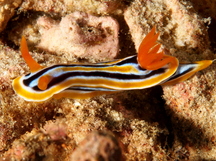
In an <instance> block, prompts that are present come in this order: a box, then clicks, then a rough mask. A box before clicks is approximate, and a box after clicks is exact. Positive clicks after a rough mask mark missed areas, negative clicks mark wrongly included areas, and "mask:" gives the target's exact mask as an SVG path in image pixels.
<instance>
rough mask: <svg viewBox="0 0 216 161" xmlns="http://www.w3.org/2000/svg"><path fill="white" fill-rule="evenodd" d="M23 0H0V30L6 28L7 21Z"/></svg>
mask: <svg viewBox="0 0 216 161" xmlns="http://www.w3.org/2000/svg"><path fill="white" fill-rule="evenodd" d="M21 2H22V0H1V1H0V32H1V31H3V30H4V28H5V27H6V25H7V22H8V21H9V20H10V18H11V17H12V16H13V15H14V13H15V9H16V8H17V7H19V5H20V4H21Z"/></svg>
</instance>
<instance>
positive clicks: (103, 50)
mask: <svg viewBox="0 0 216 161" xmlns="http://www.w3.org/2000/svg"><path fill="white" fill-rule="evenodd" d="M37 25H38V26H39V31H40V34H41V35H42V37H41V41H40V43H39V45H38V47H39V48H41V49H43V50H46V51H49V52H55V53H56V54H64V55H65V56H66V57H70V55H71V54H73V55H75V56H77V57H80V58H88V59H92V58H94V59H98V60H113V59H114V58H115V57H116V55H117V53H118V50H119V47H118V30H119V27H118V23H117V22H116V21H115V20H114V19H113V18H111V17H108V16H107V17H96V16H92V15H89V14H86V13H83V12H74V13H72V14H69V15H67V16H65V17H63V18H62V20H61V22H60V23H57V22H56V21H54V20H53V19H51V18H48V17H40V18H39V19H38V20H37ZM68 35H70V36H68ZM67 55H68V56H67Z"/></svg>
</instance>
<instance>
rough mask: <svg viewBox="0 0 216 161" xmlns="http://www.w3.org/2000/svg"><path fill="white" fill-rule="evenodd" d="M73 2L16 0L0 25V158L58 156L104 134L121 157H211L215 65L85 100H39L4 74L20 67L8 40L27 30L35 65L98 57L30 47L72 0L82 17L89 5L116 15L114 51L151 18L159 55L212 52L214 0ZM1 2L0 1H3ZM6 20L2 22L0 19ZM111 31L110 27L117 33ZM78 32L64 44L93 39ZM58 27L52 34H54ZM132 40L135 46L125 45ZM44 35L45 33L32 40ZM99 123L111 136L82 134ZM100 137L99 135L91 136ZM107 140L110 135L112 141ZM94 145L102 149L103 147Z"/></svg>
mask: <svg viewBox="0 0 216 161" xmlns="http://www.w3.org/2000/svg"><path fill="white" fill-rule="evenodd" d="M17 2H18V1H17ZM73 2H74V3H75V2H78V1H73ZM73 2H72V1H70V2H69V1H66V0H65V1H63V0H62V1H61V0H56V1H50V0H45V1H34V0H24V1H23V3H22V4H20V6H21V7H19V5H18V11H19V12H15V13H16V14H15V16H14V18H13V19H11V20H10V21H9V22H8V24H7V26H6V28H5V29H4V27H3V31H2V33H1V36H0V131H1V132H0V160H3V159H4V160H65V161H66V160H70V159H71V158H73V157H75V156H76V155H78V154H79V153H80V152H81V153H82V152H83V149H86V145H91V146H90V147H96V146H97V147H106V146H103V145H107V144H103V143H108V142H109V143H111V144H110V145H113V146H110V147H118V148H119V147H120V148H121V152H122V157H123V160H215V159H216V155H215V154H216V141H215V138H216V137H215V132H216V118H215V115H216V110H215V109H216V82H215V78H216V72H215V71H216V65H215V64H213V65H212V66H211V67H209V68H207V69H205V70H203V71H201V72H199V73H197V74H196V75H195V76H193V77H192V78H190V79H189V80H188V81H185V82H183V83H179V84H177V85H173V86H169V87H163V88H161V87H154V88H151V89H146V90H137V91H127V92H122V93H117V94H113V95H107V96H99V97H95V98H92V99H86V100H73V99H66V98H65V99H60V100H55V99H51V100H48V101H46V102H43V103H34V102H25V101H24V100H23V99H21V98H19V97H18V96H17V95H16V94H15V93H14V91H13V89H12V86H11V82H12V80H13V79H14V78H16V77H18V76H20V75H23V74H27V73H28V72H29V69H28V67H27V65H26V64H25V62H24V60H23V59H22V58H21V56H20V52H19V51H18V47H17V46H19V39H20V37H21V35H25V36H26V37H27V39H28V43H29V46H30V51H31V55H33V57H34V58H35V59H36V61H38V62H39V63H40V64H42V65H44V66H49V65H52V64H59V63H71V62H80V61H81V62H82V61H91V62H96V61H98V60H100V59H101V58H100V57H94V56H92V55H89V54H90V53H88V55H85V56H84V58H83V57H82V55H76V56H74V55H73V54H71V55H68V53H69V52H68V53H67V51H68V50H70V49H69V48H68V49H67V51H64V52H65V53H66V54H63V52H62V51H59V50H58V48H60V47H56V48H55V50H57V52H56V53H53V52H52V53H50V52H47V51H41V50H39V49H38V47H37V45H38V43H39V42H40V41H41V38H44V37H43V36H44V35H45V34H46V32H47V33H48V32H49V30H48V29H52V30H54V29H53V28H58V31H59V30H61V29H62V28H60V25H59V24H61V23H62V21H63V20H65V21H67V20H69V19H70V18H71V15H70V13H72V12H73V11H74V10H75V9H76V10H78V11H85V12H87V13H88V14H81V16H83V17H82V18H83V19H85V18H86V16H85V15H88V16H87V17H92V15H91V16H90V15H89V14H97V16H98V17H99V19H103V18H104V17H102V16H101V15H107V16H112V17H115V18H116V20H113V19H114V18H109V20H110V19H112V21H117V22H118V24H119V28H120V30H119V32H120V34H119V40H121V41H120V42H119V44H120V45H119V46H120V55H118V57H123V55H124V56H128V55H133V54H135V49H137V48H138V47H139V43H140V41H141V40H142V38H143V37H144V36H145V35H146V34H147V33H148V32H149V30H150V29H151V28H152V26H154V25H156V27H157V30H158V31H160V32H161V36H160V40H159V41H160V42H161V43H162V44H163V47H164V49H165V51H166V53H167V54H170V55H173V56H176V57H177V58H178V59H179V60H180V61H185V62H191V61H195V60H202V59H213V58H215V55H214V54H213V52H212V51H215V49H216V46H215V44H216V39H215V37H216V36H215V35H216V32H215V27H216V23H215V22H216V21H215V20H216V18H215V9H214V8H215V7H214V6H215V2H214V1H213V0H212V1H211V0H208V1H196V2H195V1H194V0H191V1H184V0H171V1H168V0H165V1H161V0H152V1H146V0H134V1H133V2H129V1H116V0H109V1H88V0H86V1H82V3H81V1H79V2H80V3H76V4H73ZM198 2H199V3H198ZM3 3H4V4H6V1H3ZM7 3H10V1H7ZM198 4H200V5H198ZM98 6H103V7H98ZM6 8H7V7H6ZM14 8H16V7H14V5H9V8H7V9H8V11H12V10H14ZM1 11H2V10H1ZM24 11H25V12H24ZM38 11H40V12H38ZM5 13H6V12H5ZM113 13H115V14H113ZM122 13H124V14H122ZM8 15H10V14H8ZM10 16H11V15H10ZM42 16H43V17H42ZM39 17H40V18H39ZM208 17H211V18H208ZM38 18H39V19H38ZM93 18H94V17H93ZM106 18H107V17H106ZM8 19H9V17H8ZM61 19H62V21H61ZM124 19H125V21H126V22H125V21H124ZM73 20H74V19H73ZM103 20H104V19H103ZM7 21H8V20H7ZM7 21H5V20H4V21H2V22H5V24H6V22H7ZM75 21H76V19H75ZM59 22H60V23H59ZM68 24H70V23H64V25H63V26H67V25H68ZM86 24H87V23H86ZM87 26H88V25H87ZM208 27H209V28H208ZM64 29H65V30H68V28H64ZM64 29H63V30H64ZM75 29H76V30H77V31H83V30H80V28H75ZM96 29H98V28H97V27H96ZM65 30H64V32H65ZM53 33H55V32H54V31H53ZM58 33H59V32H58ZM68 33H69V32H68ZM81 33H82V32H81ZM96 33H98V32H96ZM41 34H42V37H41ZM72 34H73V32H72ZM116 34H117V31H115V32H111V34H110V35H111V36H113V37H116V39H117V36H116ZM130 34H131V37H132V40H131V39H130ZM81 35H84V38H81V39H79V35H76V34H75V35H70V34H68V37H67V38H68V39H71V41H70V42H71V43H74V44H79V43H82V42H84V43H86V42H87V43H88V42H89V40H97V38H98V37H97V35H98V34H96V35H95V34H93V35H91V34H90V33H88V32H87V37H88V38H89V39H85V36H86V34H81ZM128 35H129V36H128ZM61 36H62V34H59V37H60V38H61ZM91 36H93V39H92V37H91ZM77 37H78V39H77ZM50 39H52V38H50ZM72 39H73V40H74V41H73V42H72ZM99 40H101V39H100V36H99ZM46 41H48V40H46ZM61 41H63V40H62V39H61ZM132 41H133V42H134V44H135V47H134V46H133V45H131V44H132ZM41 42H42V41H41ZM90 42H91V41H90ZM48 43H51V42H48ZM56 43H57V42H56ZM104 43H105V42H104ZM44 44H45V42H44V43H43V44H40V45H44ZM116 44H118V42H116ZM67 45H68V44H67ZM131 51H134V52H131ZM61 52H62V53H61ZM88 57H89V58H88ZM112 58H113V57H110V59H112ZM90 59H91V60H90ZM162 98H163V99H162ZM107 130H108V131H111V132H112V133H113V135H112V136H110V135H108V134H106V135H105V136H104V135H103V136H101V135H98V134H99V133H97V132H96V133H93V134H90V136H91V137H90V138H91V139H93V140H94V138H97V139H96V140H97V142H96V143H95V144H92V140H91V139H90V141H89V139H88V138H87V139H86V137H87V136H89V133H91V132H92V131H103V132H102V133H106V131H107ZM113 137H116V139H115V138H113ZM103 139H105V140H106V141H107V142H103V141H101V140H103ZM83 140H85V141H83ZM108 140H109V141H108ZM113 140H118V141H119V142H118V144H117V143H116V141H114V142H112V141H113ZM101 142H102V143H101ZM96 149H97V150H98V149H101V150H102V151H100V150H99V151H98V152H104V148H96ZM114 149H115V148H114ZM88 152H89V153H85V154H89V155H91V156H94V155H92V154H93V153H91V150H89V151H88ZM86 156H87V155H86ZM108 158H109V157H108ZM80 159H81V160H82V159H84V158H80Z"/></svg>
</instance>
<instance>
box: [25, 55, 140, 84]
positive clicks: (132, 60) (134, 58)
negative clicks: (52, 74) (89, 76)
mask: <svg viewBox="0 0 216 161" xmlns="http://www.w3.org/2000/svg"><path fill="white" fill-rule="evenodd" d="M125 63H133V64H137V56H136V55H134V56H132V57H127V58H125V59H122V61H120V62H117V63H115V64H110V65H103V64H86V65H85V64H69V65H67V64H60V65H53V66H50V67H47V68H44V69H42V70H40V71H39V72H38V73H36V74H34V75H33V76H31V77H30V78H28V79H24V80H23V83H24V84H25V85H26V86H29V84H30V83H31V82H32V81H33V80H35V79H38V78H39V77H41V76H42V75H44V73H46V72H48V71H49V70H52V69H53V68H57V67H60V68H61V67H79V66H82V67H93V68H101V67H102V68H103V67H109V66H113V65H124V64H125ZM140 69H141V68H140ZM28 75H29V74H27V75H26V76H28Z"/></svg>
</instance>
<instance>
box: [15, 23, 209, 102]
mask: <svg viewBox="0 0 216 161" xmlns="http://www.w3.org/2000/svg"><path fill="white" fill-rule="evenodd" d="M158 36H159V33H156V32H155V27H153V29H152V30H151V31H150V32H149V34H148V35H147V36H146V37H145V38H144V39H143V41H142V43H141V45H140V47H139V50H138V55H133V56H128V57H126V58H123V59H119V60H114V61H109V62H103V63H96V64H58V65H53V66H50V67H42V66H41V65H40V64H38V63H37V62H36V61H35V60H34V59H33V58H32V57H31V55H30V54H29V51H28V47H27V43H26V40H25V38H24V37H22V40H21V53H22V57H23V58H24V60H25V61H26V63H27V65H28V66H29V68H30V71H31V73H30V74H27V75H24V76H20V77H17V78H16V79H14V80H13V83H12V85H13V89H14V91H15V92H16V93H17V94H18V95H19V96H20V97H22V98H23V99H25V100H26V101H34V102H42V101H45V100H48V99H50V98H52V97H54V98H61V97H70V98H78V99H83V98H89V97H94V96H97V95H101V94H110V93H113V92H118V91H123V90H135V89H144V88H149V87H152V86H156V85H169V84H174V83H177V82H181V81H184V80H185V79H187V78H189V77H190V76H191V75H193V74H194V73H196V72H197V71H199V70H202V69H204V68H206V67H208V66H209V65H210V64H211V63H212V62H213V61H212V60H203V61H198V62H195V63H186V64H182V63H180V64H179V62H178V59H177V58H175V57H172V56H169V55H165V54H164V51H161V52H158V51H159V48H160V44H158V43H157V42H156V41H157V38H158Z"/></svg>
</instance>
